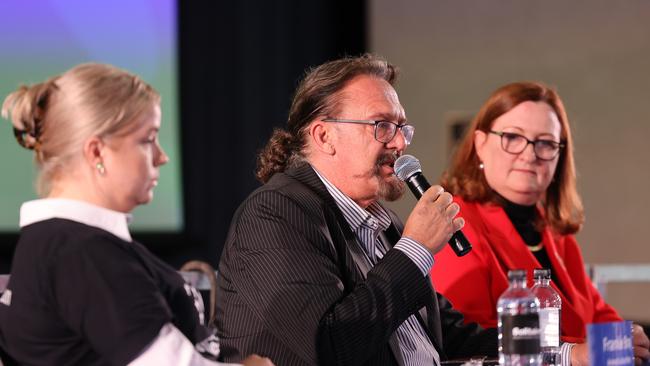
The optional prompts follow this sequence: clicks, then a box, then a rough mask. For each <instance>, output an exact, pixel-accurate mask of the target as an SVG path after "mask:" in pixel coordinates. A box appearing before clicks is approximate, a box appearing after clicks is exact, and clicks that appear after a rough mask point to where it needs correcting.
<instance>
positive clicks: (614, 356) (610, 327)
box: [587, 321, 634, 366]
mask: <svg viewBox="0 0 650 366" xmlns="http://www.w3.org/2000/svg"><path fill="white" fill-rule="evenodd" d="M587 342H588V344H589V360H590V361H591V362H590V363H591V365H593V366H634V349H633V348H632V322H631V321H622V322H612V323H598V324H589V325H587Z"/></svg>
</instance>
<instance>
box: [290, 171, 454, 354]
mask: <svg viewBox="0 0 650 366" xmlns="http://www.w3.org/2000/svg"><path fill="white" fill-rule="evenodd" d="M284 174H286V175H287V176H289V177H291V178H293V179H296V180H297V181H299V182H301V183H302V184H304V185H306V186H307V187H308V188H310V189H311V190H312V192H313V193H315V194H316V195H317V196H318V197H319V198H320V199H321V200H322V201H323V202H324V203H325V205H326V206H327V209H325V210H324V211H325V216H326V221H330V220H328V217H330V218H331V219H334V220H335V221H336V226H338V228H340V233H341V234H342V236H343V239H344V240H343V241H341V240H337V239H336V237H331V239H332V241H333V245H334V247H335V250H336V252H337V253H336V255H337V257H338V259H339V265H340V264H342V263H345V266H346V271H343V270H342V271H341V273H342V274H343V275H344V276H345V275H346V274H348V273H351V274H353V278H351V279H350V280H351V281H353V282H351V283H346V286H351V287H348V288H350V289H351V288H353V287H354V285H355V284H356V283H358V282H362V281H363V280H364V279H365V276H364V275H363V274H362V273H361V271H363V272H367V271H369V270H370V268H366V269H365V270H363V269H360V268H359V267H358V266H359V263H360V262H361V261H359V260H355V259H354V258H353V257H359V256H360V255H361V254H360V253H355V251H360V250H362V249H361V247H360V244H359V242H358V241H357V237H356V235H355V234H354V233H353V232H352V230H351V229H350V226H349V225H348V223H347V221H346V220H345V217H344V216H343V213H342V212H341V210H340V209H339V208H338V206H337V205H336V201H335V200H334V198H333V197H332V196H331V195H330V194H329V192H328V191H327V188H326V187H325V184H323V181H322V180H321V179H320V178H319V177H318V175H317V174H316V172H315V171H314V169H313V168H312V167H311V165H309V164H307V163H303V164H300V165H297V166H295V167H291V168H289V169H287V170H286V171H285V172H284ZM387 212H388V214H389V216H390V218H391V225H390V226H389V227H388V229H387V230H386V231H385V232H384V233H383V238H385V239H388V240H389V242H390V246H391V247H392V246H393V245H395V244H396V243H397V241H398V240H399V239H400V237H401V236H402V234H401V233H402V230H403V229H404V228H403V226H402V224H401V222H400V220H399V218H397V217H396V216H395V214H394V213H393V212H392V211H390V210H387ZM328 224H331V222H328ZM328 226H330V228H331V225H328ZM330 232H331V230H330ZM333 234H334V235H335V236H336V233H333ZM328 236H329V235H328ZM342 243H345V244H344V245H342ZM361 263H362V262H361ZM427 278H428V276H427ZM344 282H347V281H345V279H344ZM428 283H429V285H430V284H431V281H430V280H429V281H428ZM432 292H433V293H434V294H435V293H436V292H435V291H432ZM416 316H418V318H420V322H421V323H422V324H423V326H424V329H425V331H426V332H427V333H428V334H429V338H430V339H431V341H432V342H433V345H434V347H436V350H437V351H438V353H439V354H440V357H441V359H445V358H446V355H445V353H444V350H443V348H442V333H441V331H440V330H441V329H440V327H439V326H437V325H438V324H440V321H441V320H440V310H439V307H438V301H437V298H436V295H434V296H433V297H432V299H431V302H430V303H429V304H428V305H427V306H426V309H425V310H424V311H420V312H419V313H418V314H416Z"/></svg>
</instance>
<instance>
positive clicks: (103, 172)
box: [95, 162, 106, 175]
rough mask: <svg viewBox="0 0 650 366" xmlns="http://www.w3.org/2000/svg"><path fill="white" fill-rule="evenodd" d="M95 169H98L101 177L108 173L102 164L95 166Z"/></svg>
mask: <svg viewBox="0 0 650 366" xmlns="http://www.w3.org/2000/svg"><path fill="white" fill-rule="evenodd" d="M95 168H97V171H98V172H99V175H104V174H105V173H106V168H105V167H104V164H103V163H102V162H98V163H97V164H95Z"/></svg>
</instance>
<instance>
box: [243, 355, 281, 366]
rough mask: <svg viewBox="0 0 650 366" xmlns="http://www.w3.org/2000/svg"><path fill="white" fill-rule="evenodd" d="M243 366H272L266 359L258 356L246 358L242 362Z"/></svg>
mask: <svg viewBox="0 0 650 366" xmlns="http://www.w3.org/2000/svg"><path fill="white" fill-rule="evenodd" d="M241 363H242V365H244V366H274V365H273V362H271V360H269V359H268V358H266V357H260V356H258V355H250V356H248V357H246V359H244V360H243V361H242V362H241Z"/></svg>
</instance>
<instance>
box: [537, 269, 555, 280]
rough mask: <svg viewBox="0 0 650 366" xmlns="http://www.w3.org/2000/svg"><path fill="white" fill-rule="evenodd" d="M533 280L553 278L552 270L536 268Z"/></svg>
mask: <svg viewBox="0 0 650 366" xmlns="http://www.w3.org/2000/svg"><path fill="white" fill-rule="evenodd" d="M533 278H534V279H539V278H542V279H550V278H551V270H550V269H549V268H535V270H533Z"/></svg>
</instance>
